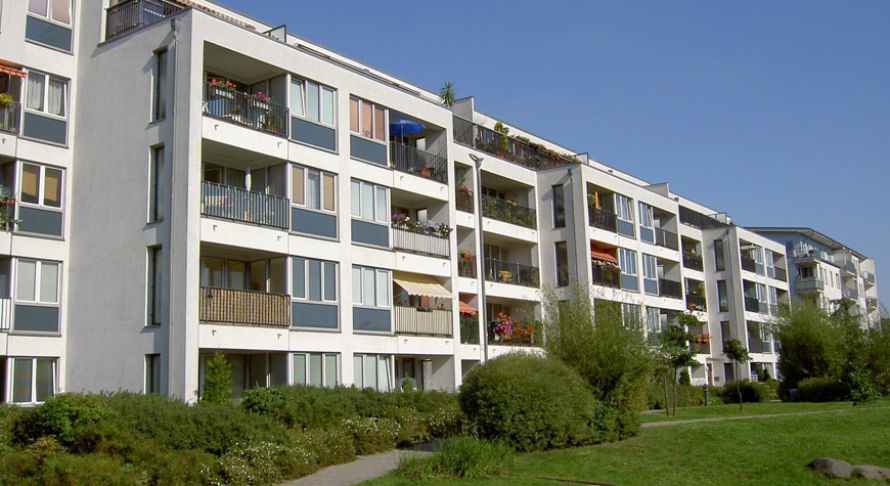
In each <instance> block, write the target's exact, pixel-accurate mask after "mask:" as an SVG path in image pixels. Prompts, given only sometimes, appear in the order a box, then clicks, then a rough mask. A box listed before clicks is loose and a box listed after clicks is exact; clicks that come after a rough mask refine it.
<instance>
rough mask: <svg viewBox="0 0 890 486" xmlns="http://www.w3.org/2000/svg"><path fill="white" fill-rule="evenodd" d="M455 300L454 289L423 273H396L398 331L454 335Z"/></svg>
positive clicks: (395, 290) (394, 296)
mask: <svg viewBox="0 0 890 486" xmlns="http://www.w3.org/2000/svg"><path fill="white" fill-rule="evenodd" d="M451 302H452V296H451V292H450V291H449V290H448V289H447V288H445V287H444V286H443V285H442V284H441V283H440V282H439V281H437V280H436V279H434V278H432V277H429V276H426V275H419V274H409V273H403V272H395V273H393V311H394V314H395V332H396V334H411V335H421V336H435V337H451V336H452V334H453V332H452V328H453V323H452V304H451Z"/></svg>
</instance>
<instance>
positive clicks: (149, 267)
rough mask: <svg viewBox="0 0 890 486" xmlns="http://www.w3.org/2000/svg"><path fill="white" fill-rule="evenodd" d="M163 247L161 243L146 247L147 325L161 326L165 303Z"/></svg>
mask: <svg viewBox="0 0 890 486" xmlns="http://www.w3.org/2000/svg"><path fill="white" fill-rule="evenodd" d="M161 252H162V248H161V246H160V245H157V246H149V247H148V248H146V264H145V306H146V307H145V327H159V326H160V325H161V314H162V313H163V312H162V308H161V305H162V303H163V300H162V292H161V289H160V282H161V279H160V278H159V277H160V276H161V272H160V270H161V262H162V253H161Z"/></svg>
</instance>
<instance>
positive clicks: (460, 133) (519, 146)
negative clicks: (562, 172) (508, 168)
mask: <svg viewBox="0 0 890 486" xmlns="http://www.w3.org/2000/svg"><path fill="white" fill-rule="evenodd" d="M506 131H507V129H505V130H504V132H498V131H495V130H492V129H490V128H485V127H483V126H480V125H477V124H475V123H473V122H471V121H469V120H464V119H463V118H460V117H454V141H455V142H457V143H461V144H464V145H468V146H470V147H474V148H476V149H479V150H481V151H483V152H487V153H489V154H491V155H494V156H497V157H500V158H502V159H504V160H507V161H510V162H513V163H516V164H519V165H522V166H524V167H528V168H529V169H532V170H540V169H550V168H553V167H561V166H564V165H569V164H577V163H579V160H578V159H577V157H575V156H574V155H568V154H560V153H558V152H556V151H554V150H549V149H547V148H545V147H544V146H542V145H539V144H536V143H534V142H532V141H530V140H527V139H523V138H519V137H510V136H508V135H507V133H506Z"/></svg>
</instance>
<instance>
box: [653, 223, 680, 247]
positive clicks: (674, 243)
mask: <svg viewBox="0 0 890 486" xmlns="http://www.w3.org/2000/svg"><path fill="white" fill-rule="evenodd" d="M655 244H656V245H658V246H661V247H664V248H668V249H671V250H679V249H680V241H679V240H678V239H677V233H674V232H672V231H667V230H663V229H661V228H655Z"/></svg>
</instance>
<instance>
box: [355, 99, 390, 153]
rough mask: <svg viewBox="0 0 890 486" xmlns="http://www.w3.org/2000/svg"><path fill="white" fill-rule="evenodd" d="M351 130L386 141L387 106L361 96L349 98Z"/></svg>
mask: <svg viewBox="0 0 890 486" xmlns="http://www.w3.org/2000/svg"><path fill="white" fill-rule="evenodd" d="M349 130H350V131H352V132H353V133H356V134H358V135H361V136H363V137H366V138H373V139H377V140H380V141H381V142H385V141H386V108H383V107H382V106H379V105H376V104H374V103H371V102H370V101H365V100H362V99H359V98H354V97H350V98H349Z"/></svg>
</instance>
